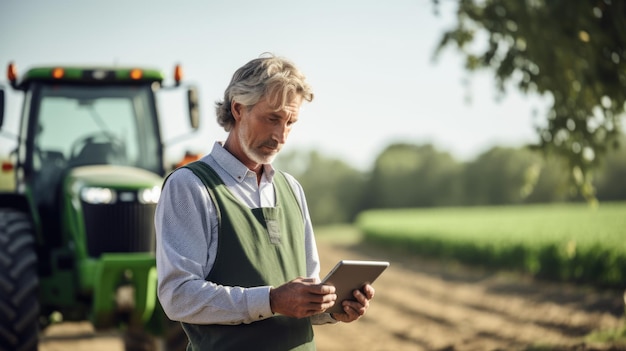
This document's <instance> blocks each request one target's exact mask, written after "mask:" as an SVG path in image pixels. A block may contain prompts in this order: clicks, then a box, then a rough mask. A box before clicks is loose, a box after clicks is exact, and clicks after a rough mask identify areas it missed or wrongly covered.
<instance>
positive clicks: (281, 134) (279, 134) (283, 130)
mask: <svg viewBox="0 0 626 351" xmlns="http://www.w3.org/2000/svg"><path fill="white" fill-rule="evenodd" d="M290 131H291V127H289V126H286V125H282V124H281V125H279V126H277V127H276V129H274V140H276V141H277V142H278V143H280V144H284V143H285V142H286V141H287V136H288V135H289V132H290Z"/></svg>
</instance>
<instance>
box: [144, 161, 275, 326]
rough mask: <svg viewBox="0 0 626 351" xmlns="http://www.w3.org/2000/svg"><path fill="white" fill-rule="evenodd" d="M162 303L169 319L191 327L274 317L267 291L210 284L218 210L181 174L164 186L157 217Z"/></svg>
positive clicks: (196, 182)
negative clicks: (211, 253)
mask: <svg viewBox="0 0 626 351" xmlns="http://www.w3.org/2000/svg"><path fill="white" fill-rule="evenodd" d="M155 227H156V236H157V248H156V261H157V272H158V297H159V301H160V302H161V304H162V306H163V310H164V311H165V313H166V314H167V316H168V317H169V318H170V319H172V320H176V321H181V322H186V323H193V324H241V323H246V324H247V323H252V322H254V321H257V320H262V319H266V318H269V317H271V316H272V312H271V309H270V304H269V290H270V287H269V286H261V287H253V288H242V287H232V286H222V285H217V284H215V283H213V282H209V281H206V280H205V278H206V277H207V276H208V274H209V272H210V270H211V268H212V266H213V263H214V262H215V257H213V255H210V254H209V253H210V252H216V250H217V217H216V214H215V206H214V204H213V203H212V201H211V199H210V197H209V196H208V193H207V190H206V188H205V187H204V184H203V183H202V181H200V179H198V178H197V177H196V176H195V175H194V174H193V173H192V172H191V171H190V170H188V169H179V170H177V171H175V172H174V173H172V174H171V175H170V176H169V178H168V179H167V182H166V183H165V185H164V187H163V190H162V193H161V198H160V199H159V203H158V204H157V208H156V214H155Z"/></svg>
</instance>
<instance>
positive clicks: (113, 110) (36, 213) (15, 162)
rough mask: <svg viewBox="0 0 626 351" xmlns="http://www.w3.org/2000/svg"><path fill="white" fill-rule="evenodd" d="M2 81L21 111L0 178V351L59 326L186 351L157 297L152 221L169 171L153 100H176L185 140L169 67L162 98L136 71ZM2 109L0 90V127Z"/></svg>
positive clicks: (154, 83)
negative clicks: (17, 94) (4, 182)
mask: <svg viewBox="0 0 626 351" xmlns="http://www.w3.org/2000/svg"><path fill="white" fill-rule="evenodd" d="M7 76H8V80H9V82H10V84H11V86H12V88H13V89H15V90H17V91H21V92H23V94H24V99H23V100H24V103H23V109H22V113H21V120H20V126H19V130H18V132H17V135H15V133H13V134H12V135H11V138H13V139H14V142H15V143H16V147H15V148H14V149H12V151H11V152H10V155H9V158H5V159H4V161H3V162H2V169H1V170H0V172H2V174H3V176H4V178H5V179H6V178H7V177H10V178H12V181H11V182H10V183H11V186H4V187H0V350H11V351H13V350H36V349H37V345H38V338H39V334H40V332H41V331H42V330H43V328H45V327H46V326H48V325H49V324H50V323H53V322H55V321H59V320H63V321H91V323H93V325H94V328H95V329H96V330H105V329H109V330H111V329H114V328H115V329H119V330H123V331H124V335H125V338H124V339H125V345H126V349H127V350H134V349H142V350H143V349H153V348H165V349H169V350H173V349H180V348H184V344H185V343H186V340H185V339H186V338H185V335H184V333H183V331H182V328H181V327H180V325H179V323H174V322H172V321H170V320H169V319H167V317H166V316H165V314H164V313H163V311H162V309H161V306H160V305H159V302H158V300H157V293H156V281H157V275H156V263H155V256H154V251H155V230H154V224H153V223H154V222H153V216H154V211H155V207H156V203H157V201H158V198H159V195H160V189H161V185H162V182H163V177H164V176H165V175H166V173H167V172H168V171H170V170H171V169H170V167H166V165H165V162H164V145H165V143H164V141H163V140H162V138H161V133H162V127H161V126H160V123H159V113H158V112H159V111H158V108H157V107H158V106H159V104H157V97H158V95H159V94H157V92H158V91H164V90H169V89H177V90H178V91H181V92H184V93H186V97H185V99H184V100H185V102H184V106H185V109H186V110H188V111H186V112H185V113H187V112H188V114H189V127H187V128H186V129H188V132H189V133H193V132H194V131H196V130H197V129H198V124H199V114H198V104H197V92H196V90H195V88H194V87H193V86H188V87H183V86H182V85H181V84H180V80H181V76H182V74H181V70H180V66H178V65H177V66H176V69H175V82H176V83H175V85H174V86H171V87H167V86H163V79H164V75H163V73H162V72H160V71H158V70H154V69H143V68H120V67H109V68H107V67H90V68H86V67H38V68H32V69H30V70H28V71H27V72H26V73H25V74H24V77H23V78H22V79H19V80H18V77H17V73H16V69H15V66H14V65H13V64H12V63H11V64H10V65H9V68H8V70H7ZM180 96H183V94H180ZM4 100H5V92H4V91H3V90H2V89H0V127H1V126H2V121H3V114H4ZM181 100H183V99H181ZM187 107H188V109H187ZM184 124H185V123H184ZM184 124H181V125H184ZM7 135H10V134H9V133H7V132H3V133H2V134H1V135H0V136H3V137H5V138H6V137H7ZM159 340H161V341H159ZM163 346H165V347H163Z"/></svg>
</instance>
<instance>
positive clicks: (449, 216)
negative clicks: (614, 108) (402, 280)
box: [356, 202, 626, 288]
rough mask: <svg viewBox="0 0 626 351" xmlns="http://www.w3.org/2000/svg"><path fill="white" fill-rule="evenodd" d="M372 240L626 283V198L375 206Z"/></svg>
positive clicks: (368, 236)
mask: <svg viewBox="0 0 626 351" xmlns="http://www.w3.org/2000/svg"><path fill="white" fill-rule="evenodd" d="M356 223H357V226H358V228H359V229H360V230H361V231H362V232H363V234H364V238H365V240H367V241H369V242H374V243H376V244H379V245H386V246H391V247H401V248H404V249H406V250H408V251H409V252H411V253H415V254H419V255H422V256H428V257H436V258H443V259H450V260H456V261H459V262H463V263H468V264H473V265H481V266H486V267H492V268H498V269H511V270H518V271H522V272H525V273H529V274H532V275H533V276H537V277H540V278H545V279H551V280H558V281H573V282H578V283H584V284H591V285H595V286H601V287H611V288H624V287H626V203H623V202H622V203H602V204H600V206H599V207H597V208H592V207H589V206H588V205H586V204H558V205H526V206H498V207H465V208H424V209H402V210H398V209H396V210H375V211H367V212H364V213H362V214H361V215H360V216H359V217H358V218H357V222H356Z"/></svg>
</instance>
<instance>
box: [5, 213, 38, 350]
mask: <svg viewBox="0 0 626 351" xmlns="http://www.w3.org/2000/svg"><path fill="white" fill-rule="evenodd" d="M38 290H39V278H38V275H37V254H36V251H35V233H34V227H33V224H32V222H31V220H30V217H29V216H28V214H26V213H24V212H20V211H16V210H14V209H9V208H0V350H1V351H5V350H6V351H31V350H37V343H38V329H39V328H38V326H39V323H38V320H39V300H38V292H39V291H38Z"/></svg>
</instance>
